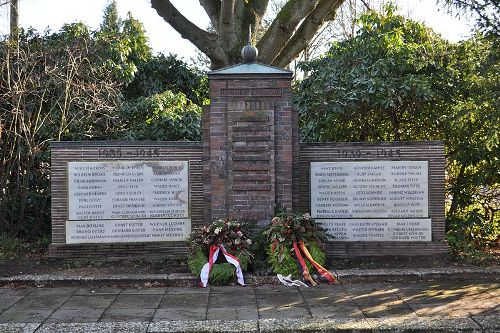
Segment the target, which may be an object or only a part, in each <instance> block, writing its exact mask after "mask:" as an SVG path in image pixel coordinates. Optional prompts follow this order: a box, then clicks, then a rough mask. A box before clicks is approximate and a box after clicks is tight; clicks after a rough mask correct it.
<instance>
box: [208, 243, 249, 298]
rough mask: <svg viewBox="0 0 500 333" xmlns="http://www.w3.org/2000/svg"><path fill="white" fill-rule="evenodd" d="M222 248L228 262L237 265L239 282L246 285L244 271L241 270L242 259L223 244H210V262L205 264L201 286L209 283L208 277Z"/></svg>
mask: <svg viewBox="0 0 500 333" xmlns="http://www.w3.org/2000/svg"><path fill="white" fill-rule="evenodd" d="M220 250H222V254H223V255H224V257H225V258H226V260H227V262H228V263H230V264H232V265H233V266H234V267H236V276H237V278H238V283H239V284H241V285H242V286H244V285H245V280H244V279H243V271H242V270H241V265H240V261H239V260H238V258H236V257H235V256H233V255H232V254H230V253H228V252H227V251H226V249H225V248H224V246H223V245H219V246H217V245H212V246H210V254H209V256H208V262H207V263H206V264H205V265H204V266H203V268H202V269H201V272H200V278H201V287H203V288H206V287H207V285H208V277H209V276H210V271H211V270H212V266H213V264H214V263H215V262H216V261H217V258H218V257H219V251H220Z"/></svg>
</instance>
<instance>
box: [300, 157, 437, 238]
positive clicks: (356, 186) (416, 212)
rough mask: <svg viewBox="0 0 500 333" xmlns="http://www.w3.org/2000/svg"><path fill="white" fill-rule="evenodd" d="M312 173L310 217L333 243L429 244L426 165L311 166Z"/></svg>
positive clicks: (329, 163) (408, 162)
mask: <svg viewBox="0 0 500 333" xmlns="http://www.w3.org/2000/svg"><path fill="white" fill-rule="evenodd" d="M310 175H311V215H312V217H314V218H316V219H318V222H320V223H322V224H323V225H324V226H325V227H326V228H327V229H328V230H329V231H330V234H331V235H332V236H333V239H335V240H339V241H430V240H431V233H430V232H431V219H430V218H429V185H428V184H429V181H428V177H429V176H428V162H427V161H360V162H311V174H310ZM408 223H410V225H407V224H408ZM403 226H406V227H403Z"/></svg>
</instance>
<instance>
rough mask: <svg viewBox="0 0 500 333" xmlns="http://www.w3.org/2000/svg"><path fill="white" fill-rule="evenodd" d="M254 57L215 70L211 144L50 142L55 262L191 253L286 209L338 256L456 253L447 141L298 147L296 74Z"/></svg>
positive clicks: (206, 123) (207, 136) (206, 131)
mask: <svg viewBox="0 0 500 333" xmlns="http://www.w3.org/2000/svg"><path fill="white" fill-rule="evenodd" d="M250 51H251V50H250ZM246 58H247V59H245V62H244V63H242V64H238V65H235V66H231V67H227V68H223V69H219V70H215V71H212V72H210V73H209V89H210V105H209V106H206V107H205V108H204V116H203V137H202V142H53V143H52V145H51V158H52V244H51V246H50V257H51V258H71V259H85V258H108V259H113V258H114V259H120V258H121V259H123V258H140V257H145V258H151V259H154V258H170V259H178V258H183V257H185V256H186V249H187V248H186V244H187V243H186V242H187V239H188V237H189V234H190V232H191V231H192V230H193V228H196V227H200V226H203V225H207V224H209V223H210V222H211V221H213V220H214V219H217V218H231V219H236V220H239V221H242V222H245V223H248V224H249V225H250V226H251V228H252V229H253V230H258V229H259V228H262V227H264V226H265V225H267V224H269V222H270V220H271V219H272V217H273V215H274V213H275V211H276V209H278V208H279V209H285V210H287V211H294V212H308V213H310V214H311V216H312V217H313V218H314V219H316V220H317V221H318V222H319V223H321V225H322V226H323V227H324V228H325V229H326V230H327V231H328V233H329V235H330V240H329V243H328V246H327V254H328V256H331V257H356V256H365V255H370V256H385V255H405V256H411V255H417V254H418V255H432V254H437V253H443V252H445V251H446V250H447V246H446V243H445V237H444V236H445V234H444V219H445V216H444V196H445V192H444V168H445V158H444V144H443V142H438V141H431V142H381V143H373V142H354V143H343V142H342V143H315V144H308V143H300V142H299V137H298V114H297V108H296V107H295V106H294V105H293V102H292V92H291V83H292V73H291V72H289V71H287V70H283V69H280V68H275V67H271V66H268V65H264V64H260V63H257V62H255V59H254V58H253V57H252V54H251V52H250V53H249V54H247V55H246Z"/></svg>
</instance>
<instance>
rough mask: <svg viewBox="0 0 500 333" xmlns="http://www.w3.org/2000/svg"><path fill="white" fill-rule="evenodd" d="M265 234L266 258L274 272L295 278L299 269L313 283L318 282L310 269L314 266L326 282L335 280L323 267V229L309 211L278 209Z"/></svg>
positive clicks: (305, 278)
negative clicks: (294, 211) (266, 241)
mask: <svg viewBox="0 0 500 333" xmlns="http://www.w3.org/2000/svg"><path fill="white" fill-rule="evenodd" d="M264 234H265V235H267V238H268V241H269V242H270V244H269V248H268V251H267V252H268V262H269V264H270V265H271V267H272V269H273V271H274V272H275V273H276V274H279V275H283V276H291V277H293V278H298V277H299V276H300V275H301V272H302V275H303V277H304V280H305V281H307V282H309V283H311V285H313V286H314V285H316V284H317V282H316V281H315V280H314V279H313V278H312V276H311V274H310V273H309V272H310V271H311V270H312V266H314V268H316V270H317V271H318V272H319V274H320V275H321V276H323V277H324V278H325V279H326V280H327V281H328V282H329V283H335V282H336V279H335V277H334V276H333V275H332V274H331V273H330V272H329V271H328V270H326V269H325V268H323V265H324V264H325V259H326V255H325V252H324V250H323V248H324V244H325V241H326V233H325V231H324V229H323V228H322V227H321V226H319V225H318V224H317V223H316V222H315V221H314V219H313V218H312V217H311V216H310V215H309V214H300V215H298V214H288V213H281V214H279V215H277V216H276V217H274V218H273V219H272V221H271V223H270V225H269V227H268V228H267V229H266V230H265V231H264ZM304 257H305V258H304Z"/></svg>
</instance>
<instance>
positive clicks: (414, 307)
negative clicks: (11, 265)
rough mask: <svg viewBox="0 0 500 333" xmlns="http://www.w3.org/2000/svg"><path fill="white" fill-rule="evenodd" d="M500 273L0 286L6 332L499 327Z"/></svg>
mask: <svg viewBox="0 0 500 333" xmlns="http://www.w3.org/2000/svg"><path fill="white" fill-rule="evenodd" d="M499 318H500V283H499V282H497V281H494V282H487V281H470V280H468V281H440V282H425V281H418V282H409V281H407V282H394V283H389V282H380V283H378V282H371V283H353V284H339V285H332V286H330V285H319V286H316V287H311V288H297V287H285V286H277V285H262V286H250V285H249V286H246V287H241V286H224V287H215V286H214V287H209V288H205V289H202V288H194V287H161V288H158V287H156V288H115V287H96V288H89V287H55V288H22V289H15V288H9V287H1V288H0V333H4V332H26V333H28V332H37V333H39V332H94V331H95V332H99V333H104V332H240V333H241V332H293V331H296V332H319V331H322V332H336V331H345V330H350V331H359V332H372V331H380V332H383V331H388V332H389V331H390V332H394V331H396V332H397V331H405V330H410V331H411V330H412V329H413V330H414V329H415V327H417V328H418V329H417V331H420V332H462V331H463V332H475V331H477V332H480V331H484V332H500V319H499Z"/></svg>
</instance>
